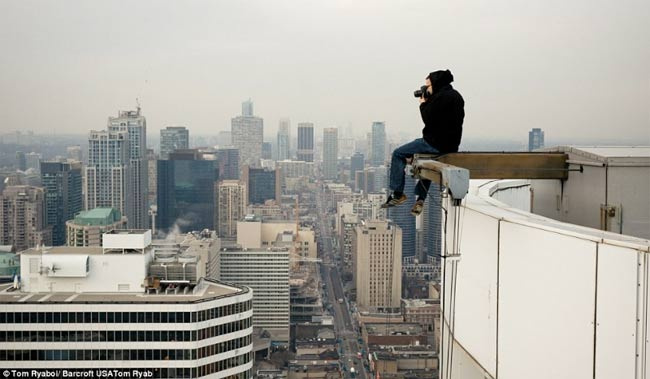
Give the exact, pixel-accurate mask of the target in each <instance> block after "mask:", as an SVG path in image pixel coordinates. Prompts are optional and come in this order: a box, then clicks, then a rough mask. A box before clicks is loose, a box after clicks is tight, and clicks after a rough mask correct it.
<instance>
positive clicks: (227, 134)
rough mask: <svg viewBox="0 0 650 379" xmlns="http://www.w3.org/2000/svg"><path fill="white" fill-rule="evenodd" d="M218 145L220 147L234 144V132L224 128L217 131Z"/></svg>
mask: <svg viewBox="0 0 650 379" xmlns="http://www.w3.org/2000/svg"><path fill="white" fill-rule="evenodd" d="M217 145H219V147H227V146H232V132H231V131H230V130H222V131H220V132H219V133H217Z"/></svg>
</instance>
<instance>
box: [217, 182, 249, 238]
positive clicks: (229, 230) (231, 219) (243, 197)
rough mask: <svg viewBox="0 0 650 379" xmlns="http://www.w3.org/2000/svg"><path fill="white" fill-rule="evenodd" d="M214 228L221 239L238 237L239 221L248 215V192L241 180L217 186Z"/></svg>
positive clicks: (220, 183)
mask: <svg viewBox="0 0 650 379" xmlns="http://www.w3.org/2000/svg"><path fill="white" fill-rule="evenodd" d="M216 186H217V190H216V191H215V192H216V196H217V199H216V201H215V208H216V209H215V215H214V227H215V229H216V231H217V234H218V235H219V237H221V238H235V237H237V221H241V220H242V219H243V218H244V216H245V213H246V204H248V199H247V198H248V196H247V194H248V191H247V189H246V185H245V184H243V183H242V182H240V181H239V180H224V181H222V182H219V183H218V184H216Z"/></svg>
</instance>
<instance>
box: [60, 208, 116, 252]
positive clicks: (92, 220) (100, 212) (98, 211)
mask: <svg viewBox="0 0 650 379" xmlns="http://www.w3.org/2000/svg"><path fill="white" fill-rule="evenodd" d="M126 223H127V219H126V217H124V216H122V215H121V213H120V211H118V210H117V209H115V208H95V209H91V210H89V211H83V212H81V213H79V214H78V215H77V216H75V218H74V219H72V220H70V221H67V222H66V223H65V226H66V244H67V245H68V246H73V247H84V246H102V236H103V235H104V234H105V233H110V232H112V231H114V230H120V229H124V228H126Z"/></svg>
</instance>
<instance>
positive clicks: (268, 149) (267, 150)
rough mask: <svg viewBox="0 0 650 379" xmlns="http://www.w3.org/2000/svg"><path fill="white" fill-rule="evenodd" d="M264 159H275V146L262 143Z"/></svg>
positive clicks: (269, 143)
mask: <svg viewBox="0 0 650 379" xmlns="http://www.w3.org/2000/svg"><path fill="white" fill-rule="evenodd" d="M262 159H273V144H271V142H262Z"/></svg>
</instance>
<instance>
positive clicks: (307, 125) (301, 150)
mask: <svg viewBox="0 0 650 379" xmlns="http://www.w3.org/2000/svg"><path fill="white" fill-rule="evenodd" d="M296 154H297V156H298V160H299V161H305V162H313V161H314V124H312V123H311V122H301V123H299V124H298V149H297V151H296Z"/></svg>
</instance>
